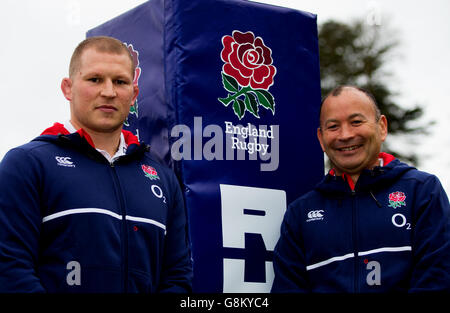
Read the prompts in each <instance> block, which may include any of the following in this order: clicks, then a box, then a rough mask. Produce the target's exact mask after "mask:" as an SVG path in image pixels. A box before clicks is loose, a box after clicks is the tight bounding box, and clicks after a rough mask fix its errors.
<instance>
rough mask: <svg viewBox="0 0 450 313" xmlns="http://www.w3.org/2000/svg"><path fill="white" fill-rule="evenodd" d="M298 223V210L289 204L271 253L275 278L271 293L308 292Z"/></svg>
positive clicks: (299, 223)
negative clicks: (278, 236)
mask: <svg viewBox="0 0 450 313" xmlns="http://www.w3.org/2000/svg"><path fill="white" fill-rule="evenodd" d="M300 225H301V222H300V220H299V218H298V210H296V209H295V206H293V205H290V206H289V207H288V209H287V211H286V213H285V215H284V218H283V222H282V224H281V232H280V238H279V240H278V242H277V245H276V246H275V250H274V254H273V268H274V272H275V278H274V281H273V284H272V289H271V292H272V293H304V292H308V287H307V280H306V265H305V261H304V252H303V251H304V250H303V244H302V242H301V232H300Z"/></svg>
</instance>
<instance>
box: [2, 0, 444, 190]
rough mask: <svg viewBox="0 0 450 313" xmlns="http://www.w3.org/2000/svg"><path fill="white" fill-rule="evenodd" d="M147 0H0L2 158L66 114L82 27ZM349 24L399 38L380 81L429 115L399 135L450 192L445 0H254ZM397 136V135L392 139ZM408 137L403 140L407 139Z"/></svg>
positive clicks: (399, 99)
mask: <svg viewBox="0 0 450 313" xmlns="http://www.w3.org/2000/svg"><path fill="white" fill-rule="evenodd" d="M144 2H145V1H138V0H122V1H107V0H39V1H35V0H6V1H5V0H2V9H1V11H0V34H1V37H0V38H1V40H2V44H1V45H0V73H1V75H0V99H1V100H0V114H1V118H2V123H1V124H0V132H1V134H2V135H1V136H0V159H1V158H3V156H4V154H5V153H6V152H7V151H8V150H9V149H11V148H13V147H15V146H18V145H20V144H22V143H25V142H28V141H30V140H31V139H33V138H34V137H36V136H37V135H39V134H40V133H41V132H42V130H43V129H45V128H47V127H48V126H50V125H52V124H53V123H54V122H57V121H60V122H61V121H65V120H67V119H68V117H69V104H68V102H67V101H66V100H65V99H64V97H63V95H62V93H61V90H60V83H61V79H62V78H63V77H65V76H67V71H68V69H67V68H68V63H69V59H70V56H71V54H72V51H73V49H74V48H75V46H76V45H77V44H78V43H79V42H80V41H81V40H83V39H84V38H85V34H86V31H87V30H89V29H91V28H93V27H95V26H97V25H100V24H101V23H103V22H106V21H108V20H110V19H111V18H114V17H115V16H117V15H120V14H121V13H124V12H126V11H128V10H130V9H132V8H134V7H136V6H137V5H140V4H142V3H144ZM258 2H264V3H269V4H275V5H279V6H284V7H289V8H293V9H298V10H303V11H308V12H311V13H314V14H317V18H318V23H321V22H324V21H326V20H328V19H330V18H333V19H337V20H339V21H343V22H350V21H352V20H353V19H355V18H363V19H365V20H366V21H367V22H368V23H372V24H373V23H375V24H377V25H379V26H378V27H380V28H381V29H382V30H388V29H390V30H392V32H391V34H392V36H395V37H396V38H398V39H399V40H400V45H399V47H398V48H397V49H396V57H395V58H394V59H393V60H392V61H391V62H390V63H389V64H390V68H389V69H390V70H391V72H392V73H393V76H392V77H386V80H387V81H388V82H389V83H390V84H391V85H392V89H393V90H397V91H398V92H399V94H398V96H397V98H395V100H396V101H397V103H399V104H400V105H402V106H404V107H412V106H413V105H415V104H420V105H421V106H423V108H424V110H425V113H426V114H425V117H424V119H423V121H427V120H434V121H435V123H436V124H435V125H434V127H432V128H431V134H430V135H428V136H413V137H412V138H400V139H398V145H399V146H400V147H401V148H402V149H409V150H410V149H413V150H415V152H417V153H418V155H419V157H420V162H421V164H420V167H419V168H420V169H422V170H425V171H428V172H431V173H434V174H436V175H437V176H438V177H439V179H440V180H441V182H442V184H443V185H444V188H445V189H446V191H447V193H449V192H450V135H449V132H450V126H449V125H450V103H449V102H450V101H449V100H448V99H449V97H448V95H447V93H448V89H449V88H448V84H449V79H448V76H449V74H450V73H449V72H450V57H449V56H450V19H449V18H448V14H449V13H450V1H448V0H432V1H417V0H416V1H411V0H409V1H407V0H396V1H391V0H340V1H334V0H270V1H269V0H264V1H258ZM396 142H397V141H396ZM405 143H406V144H405Z"/></svg>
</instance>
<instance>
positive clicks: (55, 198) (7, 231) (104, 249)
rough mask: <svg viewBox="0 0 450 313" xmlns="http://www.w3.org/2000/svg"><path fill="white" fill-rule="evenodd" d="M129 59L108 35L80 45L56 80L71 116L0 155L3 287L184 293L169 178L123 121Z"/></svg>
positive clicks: (131, 88) (186, 250) (179, 209)
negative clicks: (67, 68)
mask: <svg viewBox="0 0 450 313" xmlns="http://www.w3.org/2000/svg"><path fill="white" fill-rule="evenodd" d="M134 66H135V65H134V64H133V59H132V58H131V56H130V53H129V51H128V49H127V48H126V47H125V46H124V45H123V44H122V43H121V42H120V41H118V40H117V39H114V38H110V37H94V38H88V39H86V40H85V41H83V42H82V43H80V45H79V46H78V47H77V48H76V50H75V53H74V56H73V57H72V61H71V65H70V74H69V77H66V78H64V79H63V80H62V83H61V89H62V92H63V94H64V96H65V98H66V99H67V100H68V101H69V103H70V120H68V121H66V122H64V123H55V124H54V125H53V126H51V127H49V128H47V129H46V130H44V132H43V133H42V134H41V136H39V137H37V138H35V139H34V140H32V141H31V142H30V143H27V144H24V145H22V146H19V147H17V148H14V149H12V150H10V151H9V152H8V153H7V154H6V155H5V157H4V159H3V160H2V162H1V163H0V293H4V292H57V293H62V292H68V293H91V292H97V293H109V292H114V293H122V292H133V293H137V292H145V293H154V292H176V293H179V292H190V291H192V262H191V253H190V244H189V240H188V226H187V221H186V212H185V208H184V201H183V197H182V193H181V190H180V186H179V184H178V180H177V178H176V177H175V175H174V173H173V172H172V170H170V169H169V168H167V167H165V166H163V165H161V164H159V163H158V162H157V161H155V160H154V159H153V158H152V157H151V155H150V154H149V147H148V146H147V145H146V144H144V143H142V142H139V141H138V138H137V137H136V136H134V135H133V134H132V133H131V132H129V131H126V130H123V129H122V128H123V123H124V121H125V119H126V117H127V116H128V113H129V110H130V107H131V106H132V104H133V103H134V101H135V100H136V97H137V96H138V93H139V89H138V86H137V85H136V84H135V83H134V82H133V81H134Z"/></svg>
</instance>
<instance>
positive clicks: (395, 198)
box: [389, 191, 406, 209]
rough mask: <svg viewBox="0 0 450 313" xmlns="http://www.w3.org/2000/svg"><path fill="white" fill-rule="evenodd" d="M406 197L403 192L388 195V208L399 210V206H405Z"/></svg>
mask: <svg viewBox="0 0 450 313" xmlns="http://www.w3.org/2000/svg"><path fill="white" fill-rule="evenodd" d="M405 199H406V195H405V193H404V192H401V191H396V192H392V193H390V194H389V206H390V207H391V208H394V209H396V208H399V207H401V206H406V202H405Z"/></svg>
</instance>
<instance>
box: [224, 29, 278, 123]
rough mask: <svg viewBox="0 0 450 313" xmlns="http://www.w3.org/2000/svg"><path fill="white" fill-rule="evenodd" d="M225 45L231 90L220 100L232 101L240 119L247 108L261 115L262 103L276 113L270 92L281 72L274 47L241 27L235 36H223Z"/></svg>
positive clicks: (227, 84)
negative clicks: (274, 56)
mask: <svg viewBox="0 0 450 313" xmlns="http://www.w3.org/2000/svg"><path fill="white" fill-rule="evenodd" d="M222 45H223V49H222V52H221V53H220V58H221V59H222V61H223V62H224V63H225V64H224V65H223V67H222V83H223V87H224V88H225V90H226V91H228V92H229V93H228V96H227V97H226V98H218V100H219V101H220V102H222V104H223V105H225V106H228V105H230V104H232V107H233V111H234V113H235V114H236V115H237V116H238V117H239V119H242V118H243V117H244V114H245V112H247V111H248V112H250V113H251V114H253V115H254V116H255V117H257V118H259V107H260V106H262V107H264V108H265V109H269V110H270V111H272V114H275V99H274V97H273V95H272V94H271V93H270V92H269V91H268V89H269V87H270V86H272V85H273V77H274V76H275V74H276V72H277V69H276V68H275V66H273V64H272V61H273V60H272V50H270V49H269V48H268V47H267V46H266V45H265V44H264V41H263V39H262V38H261V37H255V35H254V34H253V33H252V32H246V33H243V32H240V31H237V30H235V31H233V34H232V36H229V35H226V36H223V37H222Z"/></svg>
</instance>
